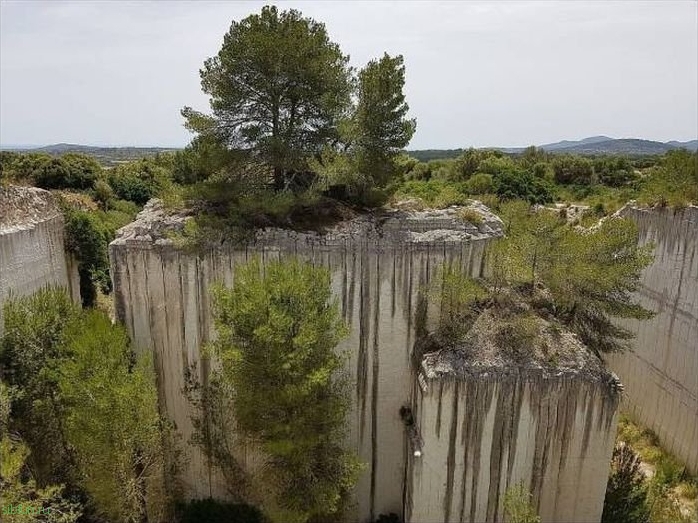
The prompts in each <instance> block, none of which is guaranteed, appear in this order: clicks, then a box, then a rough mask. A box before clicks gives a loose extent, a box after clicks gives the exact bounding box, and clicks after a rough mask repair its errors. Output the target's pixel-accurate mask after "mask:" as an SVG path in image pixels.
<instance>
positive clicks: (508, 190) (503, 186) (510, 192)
mask: <svg viewBox="0 0 698 523" xmlns="http://www.w3.org/2000/svg"><path fill="white" fill-rule="evenodd" d="M494 183H495V192H496V193H497V195H499V197H500V198H502V199H503V200H516V199H520V200H526V201H528V202H529V203H531V204H536V203H538V204H542V203H546V202H551V201H552V200H553V197H552V188H551V187H550V185H549V184H548V183H547V182H546V181H545V180H543V179H541V178H536V177H535V176H533V175H532V174H531V173H529V172H527V171H522V170H518V169H514V170H509V171H504V172H502V173H500V174H499V175H498V176H496V177H495V178H494Z"/></svg>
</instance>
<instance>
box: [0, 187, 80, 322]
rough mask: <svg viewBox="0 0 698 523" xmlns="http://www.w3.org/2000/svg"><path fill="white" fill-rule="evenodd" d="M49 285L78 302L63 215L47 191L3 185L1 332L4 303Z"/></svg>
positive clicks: (0, 216)
mask: <svg viewBox="0 0 698 523" xmlns="http://www.w3.org/2000/svg"><path fill="white" fill-rule="evenodd" d="M48 285H58V286H63V287H65V288H66V289H67V290H68V292H69V293H70V295H71V296H72V298H73V300H75V301H76V302H79V301H80V282H79V278H78V273H77V264H76V263H75V262H74V261H73V260H72V259H71V257H70V256H68V255H67V254H66V252H65V249H64V245H63V215H62V214H61V212H60V209H59V208H58V205H56V202H55V200H54V198H53V196H52V195H51V193H49V192H48V191H44V190H42V189H36V188H34V187H14V186H5V187H0V336H1V335H2V332H3V328H4V325H3V310H2V309H3V307H2V304H3V303H4V302H5V301H6V300H7V299H8V298H9V297H10V296H24V295H28V294H31V293H33V292H36V291H37V290H39V289H41V288H42V287H46V286H48Z"/></svg>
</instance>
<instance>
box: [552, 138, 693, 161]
mask: <svg viewBox="0 0 698 523" xmlns="http://www.w3.org/2000/svg"><path fill="white" fill-rule="evenodd" d="M598 138H605V137H594V138H586V139H585V140H580V141H578V142H566V143H565V142H558V143H556V144H549V145H542V146H541V148H542V149H543V150H546V151H550V152H555V153H573V154H585V155H589V154H624V155H628V156H645V155H652V154H664V153H666V152H667V151H670V150H672V149H679V148H681V147H684V148H686V149H689V150H691V151H695V150H696V149H697V148H698V140H692V141H690V142H677V141H672V142H655V141H652V140H641V139H639V138H618V139H614V138H606V139H605V140H599V139H598Z"/></svg>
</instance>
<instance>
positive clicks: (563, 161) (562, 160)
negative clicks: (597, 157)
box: [552, 155, 594, 185]
mask: <svg viewBox="0 0 698 523" xmlns="http://www.w3.org/2000/svg"><path fill="white" fill-rule="evenodd" d="M552 165H553V172H554V173H555V182H557V183H561V184H570V183H573V184H578V185H589V184H591V183H592V182H593V180H594V164H593V163H592V161H591V160H589V159H588V158H582V157H581V156H573V155H564V156H557V157H556V158H555V159H554V160H553V164H552Z"/></svg>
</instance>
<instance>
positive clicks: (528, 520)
mask: <svg viewBox="0 0 698 523" xmlns="http://www.w3.org/2000/svg"><path fill="white" fill-rule="evenodd" d="M504 513H505V514H506V520H507V522H508V523H540V516H538V515H537V514H536V511H535V509H534V508H533V505H532V504H531V493H530V492H528V490H526V489H525V488H524V486H523V484H521V483H518V484H516V485H514V486H512V487H510V488H509V490H507V491H506V493H505V494H504Z"/></svg>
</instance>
